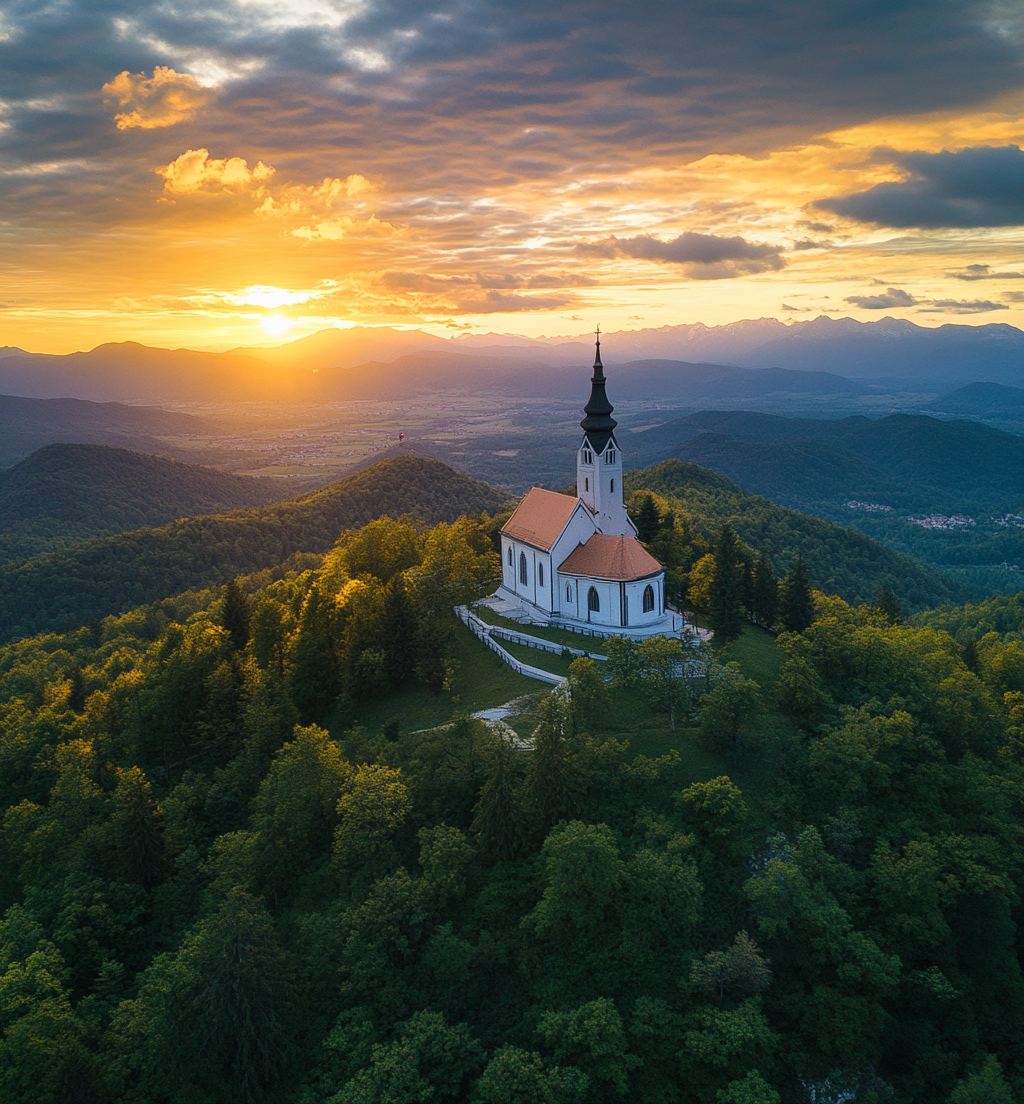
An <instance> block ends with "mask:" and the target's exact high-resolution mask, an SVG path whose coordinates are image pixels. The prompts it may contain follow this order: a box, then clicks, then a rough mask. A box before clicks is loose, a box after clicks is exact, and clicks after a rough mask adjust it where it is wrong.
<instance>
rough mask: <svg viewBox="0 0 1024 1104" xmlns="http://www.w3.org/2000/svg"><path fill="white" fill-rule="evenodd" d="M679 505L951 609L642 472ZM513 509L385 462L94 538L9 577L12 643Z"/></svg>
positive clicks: (929, 594) (762, 507)
mask: <svg viewBox="0 0 1024 1104" xmlns="http://www.w3.org/2000/svg"><path fill="white" fill-rule="evenodd" d="M644 487H647V488H649V489H651V490H654V491H655V492H656V493H658V494H661V495H663V496H665V497H671V498H674V499H675V500H677V501H678V502H679V504H680V508H681V509H683V510H685V511H686V512H687V514H688V515H689V516H690V518H691V520H692V523H693V526H694V528H695V529H696V530H697V531H698V532H703V533H706V534H707V535H708V536H710V535H711V533H712V532H713V531H714V530H715V529H717V528H718V526H719V525H720V524H721V522H722V521H724V520H727V519H732V520H734V522H735V524H736V528H737V531H739V532H740V535H741V536H743V537H744V539H746V540H747V541H748V542H749V543H750V544H752V545H754V546H755V547H760V546H761V545H762V544H767V545H768V546H769V549H770V551H771V552H772V554H773V556H774V557H775V558H776V559H777V561H778V562H779V564H780V566H781V567H784V566H785V565H786V564H787V563H788V562H789V560H790V559H791V558H792V556H793V554H794V550H800V551H801V552H802V553H803V555H804V558H805V559H806V560H807V561H808V563H809V564H811V566H812V570H814V572H815V579H816V581H817V583H818V585H820V586H822V587H825V588H832V589H834V590H835V591H836V592H837V593H839V594H840V595H841V596H842V597H845V598H849V599H850V600H860V599H862V598H865V597H867V598H870V597H872V596H873V595H874V594H875V593H877V591H878V590H880V589H881V588H882V587H885V586H888V587H889V588H890V589H892V590H893V591H894V592H895V593H896V594H897V596H898V597H899V599H900V601H901V602H904V603H905V604H906V606H907V608H918V607H921V606H924V605H936V604H938V603H940V602H942V601H949V600H951V599H953V597H954V596H955V593H956V590H955V587H954V586H952V585H951V584H950V583H949V582H948V581H947V580H946V579H945V578H944V577H943V576H942V575H941V574H940V573H939V572H937V571H934V570H933V569H931V568H928V567H927V566H925V565H923V564H920V563H918V562H917V561H915V560H913V559H911V558H910V557H908V556H904V555H902V554H901V553H898V552H895V551H893V550H891V549H888V548H886V547H884V546H883V545H880V544H877V543H876V542H874V541H872V540H869V539H868V538H866V537H864V536H863V535H862V534H860V533H857V532H855V531H854V530H850V529H843V528H840V527H839V526H836V525H832V524H830V523H828V522H825V521H821V520H819V519H817V518H811V517H807V516H805V515H802V514H798V513H797V512H796V511H794V510H789V509H786V508H785V507H782V506H776V505H774V504H773V503H770V502H768V501H767V500H765V499H763V498H760V497H758V496H756V495H751V494H748V493H746V492H744V491H741V490H740V488H739V487H737V486H736V485H735V484H733V483H732V482H731V481H729V480H728V479H725V478H724V477H723V476H720V475H717V474H716V473H714V472H711V471H708V470H707V469H705V468H699V467H697V466H696V465H682V464H680V463H679V462H678V461H672V462H669V463H668V464H662V465H659V466H656V467H654V468H652V469H649V470H648V471H646V472H636V473H633V474H632V475H631V476H630V477H629V479H628V481H627V488H628V489H629V490H631V491H632V490H636V489H639V488H644ZM510 505H511V500H510V499H509V497H508V496H507V495H506V494H505V492H503V491H500V490H498V489H496V488H494V487H491V486H489V485H488V484H486V483H480V482H478V481H476V480H474V479H471V478H469V477H468V476H465V475H462V474H460V473H459V472H456V471H454V470H453V469H452V468H449V467H447V466H446V465H445V464H442V463H440V462H439V461H437V460H433V459H428V458H421V457H416V456H409V455H406V456H401V457H394V458H390V459H386V460H383V461H381V462H380V463H378V464H375V465H374V466H373V467H370V468H367V469H365V470H363V471H360V472H356V473H354V474H353V475H350V476H348V477H347V478H345V479H342V480H340V481H338V482H337V483H333V484H331V485H330V486H329V487H326V488H324V489H323V490H320V491H316V492H314V493H312V494H309V495H306V496H304V497H303V498H300V499H297V500H295V501H293V502H287V503H278V504H275V505H271V506H263V507H260V508H257V509H253V510H247V511H235V512H233V513H229V514H211V515H205V516H200V517H194V518H186V519H182V520H179V521H175V522H173V523H171V524H170V525H165V526H163V527H162V528H153V529H138V530H135V531H133V532H129V533H124V534H121V535H120V536H114V537H107V538H105V539H102V540H95V541H90V542H88V543H86V544H83V545H80V546H78V547H76V548H71V549H69V550H67V551H65V552H59V553H48V554H45V555H42V556H37V557H35V558H34V559H31V560H28V561H26V562H24V563H21V564H14V565H11V566H8V567H6V568H4V569H2V570H0V623H2V624H3V625H4V626H5V630H6V631H5V633H4V637H5V639H13V638H15V637H18V636H24V635H29V634H32V633H37V632H42V631H58V630H62V629H65V628H68V627H70V626H73V625H77V624H82V623H84V622H88V621H91V620H94V619H96V618H99V617H104V616H107V615H110V614H115V613H120V612H123V611H125V610H128V609H131V608H132V607H135V606H139V605H142V604H143V603H146V602H153V601H156V600H157V599H160V598H166V597H170V596H171V595H174V594H177V593H180V592H182V591H184V590H188V589H191V588H193V587H201V586H209V585H210V584H212V583H217V582H222V581H224V580H226V579H229V578H231V577H232V576H234V575H237V574H241V573H245V572H253V571H258V570H260V569H262V568H266V567H270V566H273V565H275V564H280V563H281V562H283V561H284V560H286V559H287V558H288V557H289V556H291V555H293V554H294V553H297V552H325V551H327V550H328V549H329V548H330V547H331V545H332V544H333V543H334V541H335V540H336V538H337V536H338V534H339V533H340V532H341V531H342V530H344V529H347V528H354V527H357V526H360V525H364V524H366V523H367V522H369V521H371V520H373V519H374V518H376V517H379V516H382V515H385V514H387V515H389V516H391V517H398V516H399V515H401V514H409V515H411V516H413V517H415V518H417V519H419V520H421V521H424V522H437V521H448V520H452V519H454V518H455V517H457V516H459V515H460V514H474V515H476V514H481V513H483V512H485V511H486V512H487V513H490V514H492V515H493V514H494V513H496V512H500V511H502V510H504V509H507V508H509V506H510Z"/></svg>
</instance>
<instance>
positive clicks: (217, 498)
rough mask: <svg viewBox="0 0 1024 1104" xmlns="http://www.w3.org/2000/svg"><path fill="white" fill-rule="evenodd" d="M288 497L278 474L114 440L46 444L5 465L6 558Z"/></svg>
mask: <svg viewBox="0 0 1024 1104" xmlns="http://www.w3.org/2000/svg"><path fill="white" fill-rule="evenodd" d="M286 497H289V490H288V487H287V486H286V485H284V484H282V483H281V482H279V481H276V480H270V479H260V478H247V477H245V476H239V475H226V474H224V473H223V472H219V471H215V470H214V469H212V468H204V467H200V466H199V465H198V464H183V463H181V462H180V461H177V460H168V459H165V458H163V457H160V456H151V455H147V454H144V453H139V452H130V451H128V450H127V449H121V448H111V447H110V446H109V445H88V444H84V445H65V444H56V445H47V446H46V447H45V448H41V449H39V450H38V451H37V452H34V453H32V455H31V456H29V457H27V458H26V459H24V460H22V461H20V462H19V463H18V464H15V465H14V467H13V468H10V469H8V470H7V471H2V472H0V562H11V561H13V560H23V559H27V558H28V557H29V556H33V555H35V554H37V553H39V552H44V551H51V550H54V549H57V548H66V547H67V546H68V545H71V544H77V543H80V542H81V541H85V540H89V539H90V538H92V537H105V536H110V535H112V534H114V533H124V532H127V531H128V530H129V529H140V528H142V527H143V526H154V525H163V524H164V523H165V522H168V521H172V520H173V519H175V518H180V517H185V516H187V515H190V514H206V513H215V512H218V513H219V512H220V511H223V510H232V509H237V508H239V507H244V506H261V505H265V504H266V503H269V502H276V501H279V500H280V499H282V498H286Z"/></svg>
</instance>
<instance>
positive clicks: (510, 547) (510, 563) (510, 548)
mask: <svg viewBox="0 0 1024 1104" xmlns="http://www.w3.org/2000/svg"><path fill="white" fill-rule="evenodd" d="M508 566H509V567H511V566H512V545H511V544H510V545H509V546H508Z"/></svg>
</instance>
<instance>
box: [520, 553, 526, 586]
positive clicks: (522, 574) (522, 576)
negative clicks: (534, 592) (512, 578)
mask: <svg viewBox="0 0 1024 1104" xmlns="http://www.w3.org/2000/svg"><path fill="white" fill-rule="evenodd" d="M519 581H520V582H521V583H522V584H523V586H526V553H525V552H520V553H519Z"/></svg>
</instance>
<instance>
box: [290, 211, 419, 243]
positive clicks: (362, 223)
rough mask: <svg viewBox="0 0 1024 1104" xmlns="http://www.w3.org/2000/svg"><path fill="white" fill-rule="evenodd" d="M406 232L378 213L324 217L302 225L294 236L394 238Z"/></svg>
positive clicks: (315, 238) (316, 237)
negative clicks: (315, 222) (361, 215)
mask: <svg viewBox="0 0 1024 1104" xmlns="http://www.w3.org/2000/svg"><path fill="white" fill-rule="evenodd" d="M402 233H404V231H403V230H402V228H401V227H398V226H393V225H392V224H391V223H390V222H382V221H381V220H380V219H379V218H377V216H376V215H371V216H370V217H369V218H368V219H355V218H351V217H350V216H349V215H342V216H340V217H339V218H333V219H324V220H323V221H322V222H318V223H317V224H316V225H315V226H300V227H298V228H297V229H295V230H293V231H292V236H293V237H296V238H303V239H304V240H306V241H341V239H342V238H352V237H369V238H393V237H396V236H399V235H401V234H402Z"/></svg>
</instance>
